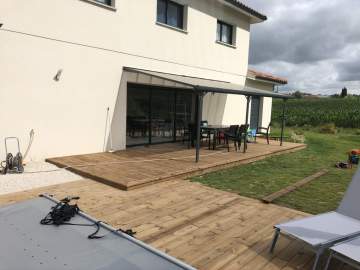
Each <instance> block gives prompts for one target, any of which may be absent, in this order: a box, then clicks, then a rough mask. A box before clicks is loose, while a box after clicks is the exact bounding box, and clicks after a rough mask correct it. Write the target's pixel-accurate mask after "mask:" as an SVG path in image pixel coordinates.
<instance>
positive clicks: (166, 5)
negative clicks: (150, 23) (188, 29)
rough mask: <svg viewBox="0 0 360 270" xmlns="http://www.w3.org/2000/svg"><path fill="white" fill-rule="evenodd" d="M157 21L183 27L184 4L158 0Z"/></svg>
mask: <svg viewBox="0 0 360 270" xmlns="http://www.w3.org/2000/svg"><path fill="white" fill-rule="evenodd" d="M157 22H159V23H163V24H167V25H170V26H172V27H176V28H180V29H184V6H182V5H180V4H178V3H175V2H173V1H170V0H158V1H157Z"/></svg>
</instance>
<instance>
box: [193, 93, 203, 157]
mask: <svg viewBox="0 0 360 270" xmlns="http://www.w3.org/2000/svg"><path fill="white" fill-rule="evenodd" d="M196 89H198V88H197V87H195V90H196ZM203 96H204V93H203V92H202V91H201V92H200V93H198V94H197V103H198V115H197V119H196V159H195V161H196V163H197V162H199V160H200V136H201V120H202V107H203Z"/></svg>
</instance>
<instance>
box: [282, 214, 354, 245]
mask: <svg viewBox="0 0 360 270" xmlns="http://www.w3.org/2000/svg"><path fill="white" fill-rule="evenodd" d="M275 228H278V229H280V230H281V231H282V232H285V233H287V234H290V235H293V236H295V237H297V238H298V239H301V240H302V241H304V242H306V243H308V244H310V245H312V246H317V245H322V244H326V243H329V242H333V241H334V240H336V239H341V238H344V237H346V236H348V235H352V234H355V233H359V232H360V221H359V220H357V219H354V218H351V217H347V216H345V215H342V214H340V213H337V212H329V213H325V214H321V215H317V216H312V217H308V218H302V219H300V220H294V221H290V222H287V223H283V224H280V225H276V226H275Z"/></svg>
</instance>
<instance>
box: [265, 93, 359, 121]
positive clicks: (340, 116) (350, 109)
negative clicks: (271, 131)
mask: <svg viewBox="0 0 360 270" xmlns="http://www.w3.org/2000/svg"><path fill="white" fill-rule="evenodd" d="M286 103H287V104H286V118H285V119H286V125H288V126H305V125H310V126H319V125H323V124H329V123H334V124H335V125H336V126H337V127H344V128H360V97H355V96H352V97H346V98H330V97H329V98H313V99H306V98H304V99H292V100H288V101H287V102H286ZM282 106H283V102H282V101H279V100H274V102H273V114H272V121H273V122H275V123H281V119H282Z"/></svg>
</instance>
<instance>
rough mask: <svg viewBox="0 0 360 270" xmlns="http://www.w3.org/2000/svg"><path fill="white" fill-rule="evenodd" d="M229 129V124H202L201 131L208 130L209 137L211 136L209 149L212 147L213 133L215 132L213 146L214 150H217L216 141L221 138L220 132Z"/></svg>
mask: <svg viewBox="0 0 360 270" xmlns="http://www.w3.org/2000/svg"><path fill="white" fill-rule="evenodd" d="M228 129H229V126H227V125H207V126H202V127H201V131H202V132H206V133H207V134H208V137H209V150H210V149H211V134H213V136H214V137H213V143H212V148H213V150H215V148H216V141H217V139H218V138H219V134H220V132H224V131H227V130H228Z"/></svg>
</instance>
